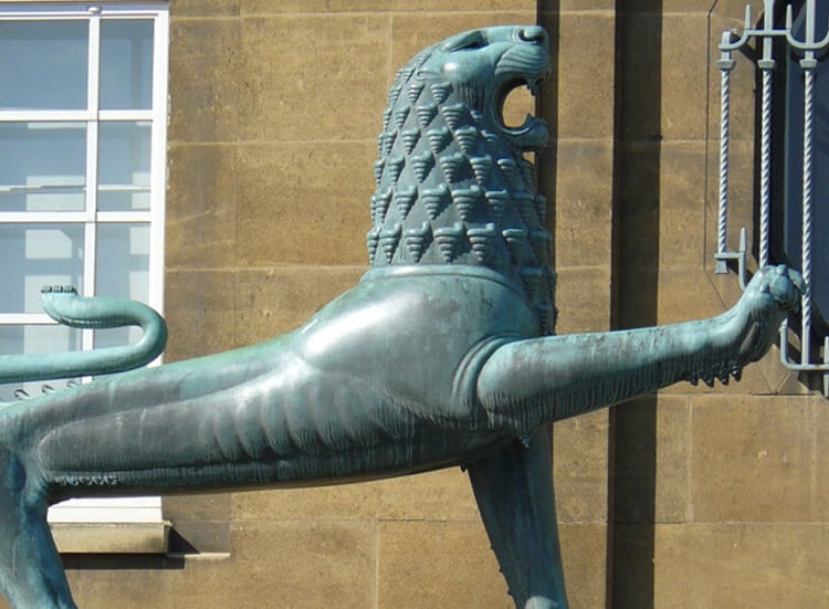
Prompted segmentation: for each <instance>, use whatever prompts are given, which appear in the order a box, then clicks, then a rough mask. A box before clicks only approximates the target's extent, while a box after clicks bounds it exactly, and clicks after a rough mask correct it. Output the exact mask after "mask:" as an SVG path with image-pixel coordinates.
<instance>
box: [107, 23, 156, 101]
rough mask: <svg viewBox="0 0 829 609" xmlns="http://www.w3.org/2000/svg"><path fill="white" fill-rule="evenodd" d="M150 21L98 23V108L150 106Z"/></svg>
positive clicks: (151, 53)
mask: <svg viewBox="0 0 829 609" xmlns="http://www.w3.org/2000/svg"><path fill="white" fill-rule="evenodd" d="M152 82H153V22H152V21H150V20H144V19H141V20H138V19H131V20H123V21H116V20H104V21H102V22H101V108H103V109H105V110H124V109H149V108H151V107H152Z"/></svg>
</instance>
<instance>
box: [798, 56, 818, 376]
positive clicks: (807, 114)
mask: <svg viewBox="0 0 829 609" xmlns="http://www.w3.org/2000/svg"><path fill="white" fill-rule="evenodd" d="M812 62H814V60H813V59H812V60H811V62H810V61H809V59H808V58H807V59H803V60H802V61H801V66H802V67H803V212H802V222H803V224H802V233H801V259H802V265H803V266H802V272H803V280H804V281H805V282H806V285H811V281H812V123H813V118H814V117H813V115H812V113H813V106H814V80H815V72H814V66H813V65H812ZM800 306H801V315H802V329H801V333H802V336H801V345H802V351H801V354H800V361H801V363H802V364H808V363H809V353H810V351H811V344H810V343H811V331H812V297H811V294H810V293H809V291H808V290H806V291H804V292H803V295H802V297H801V304H800Z"/></svg>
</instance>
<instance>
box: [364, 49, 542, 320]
mask: <svg viewBox="0 0 829 609" xmlns="http://www.w3.org/2000/svg"><path fill="white" fill-rule="evenodd" d="M433 50H434V48H432V49H428V50H427V51H425V52H423V53H421V54H419V55H417V56H416V57H415V58H414V59H412V61H411V62H410V63H409V64H408V65H407V66H405V67H404V68H402V69H401V70H399V71H398V73H397V77H396V79H395V83H394V85H393V86H392V88H391V90H390V91H389V101H388V107H387V108H386V110H385V111H384V112H383V130H382V132H381V133H380V135H379V136H378V149H379V160H378V161H377V162H376V163H375V165H374V170H375V179H376V182H377V189H376V191H375V193H374V195H373V196H372V198H371V218H372V228H371V230H370V231H369V232H368V234H367V235H366V241H367V245H368V254H369V262H370V263H371V265H372V266H373V267H383V266H391V265H472V266H479V267H480V266H483V267H487V268H489V269H492V270H494V271H496V272H498V273H500V274H502V275H504V276H505V277H507V278H508V279H509V280H511V281H512V282H514V283H515V284H516V285H518V286H520V287H521V288H522V289H523V291H524V293H525V294H526V296H527V298H528V300H529V302H530V304H531V305H532V306H533V307H534V308H535V310H536V312H537V314H538V319H539V327H540V331H541V333H542V334H552V333H553V331H554V326H555V308H554V302H555V297H554V294H555V280H556V275H555V273H554V272H553V271H552V270H551V269H550V268H549V266H548V261H549V251H550V247H551V245H552V236H551V234H550V233H549V232H548V231H547V230H546V228H545V219H546V205H547V201H546V199H545V197H543V196H542V195H539V194H537V193H536V191H535V175H534V169H533V165H532V164H531V163H530V162H528V161H527V160H526V159H525V158H524V156H523V154H522V153H521V151H519V150H517V149H516V148H515V147H514V146H513V145H512V143H511V142H510V141H508V140H507V138H505V137H503V136H502V135H501V133H500V132H499V131H498V129H497V126H496V125H495V124H494V123H493V121H492V120H491V119H490V118H489V116H488V114H487V113H486V112H484V111H483V108H484V106H483V101H484V100H483V99H481V97H482V96H483V95H486V93H485V92H482V91H481V88H480V87H477V86H475V85H476V83H475V82H467V83H457V82H456V83H450V82H448V81H446V80H443V79H440V78H434V75H433V74H428V75H426V76H424V75H421V74H419V73H418V68H419V67H420V66H421V65H422V64H423V63H424V62H426V61H427V60H428V59H429V57H430V54H431V52H432V51H433ZM490 101H491V100H490Z"/></svg>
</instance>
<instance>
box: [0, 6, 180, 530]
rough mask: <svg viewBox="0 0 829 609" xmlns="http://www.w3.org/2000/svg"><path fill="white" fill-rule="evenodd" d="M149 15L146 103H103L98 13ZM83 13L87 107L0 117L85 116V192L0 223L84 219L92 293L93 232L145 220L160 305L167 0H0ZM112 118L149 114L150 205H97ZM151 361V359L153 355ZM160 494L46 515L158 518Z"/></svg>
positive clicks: (36, 321)
mask: <svg viewBox="0 0 829 609" xmlns="http://www.w3.org/2000/svg"><path fill="white" fill-rule="evenodd" d="M109 18H115V19H118V20H126V19H143V20H147V19H151V20H152V21H153V23H154V28H153V59H152V62H153V82H152V93H151V100H152V102H151V109H149V110H102V109H100V108H99V104H100V100H99V89H100V51H101V49H100V42H101V37H100V28H101V22H102V21H103V20H105V19H109ZM24 20H25V21H33V20H50V21H54V20H86V21H88V22H89V42H88V44H89V47H88V50H89V53H88V76H87V109H85V110H0V122H26V123H34V122H54V121H72V122H80V123H85V124H86V126H87V133H86V194H85V208H84V210H82V211H63V212H4V211H2V210H0V224H13V223H26V224H30V223H35V224H73V225H82V226H83V227H84V267H83V295H84V296H93V295H94V290H95V284H96V282H95V277H96V268H95V263H96V251H95V248H96V234H97V230H98V225H99V224H105V223H125V222H130V223H139V224H145V225H148V226H149V227H150V244H149V269H148V271H149V286H148V287H149V298H148V302H147V304H149V305H150V306H151V307H153V308H154V309H156V310H157V311H160V312H163V310H164V217H165V194H166V193H165V190H166V175H167V174H166V164H167V80H168V56H169V10H168V4H167V2H166V1H158V2H144V3H126V2H108V3H107V2H104V3H93V4H90V3H79V2H25V3H21V2H17V3H6V2H2V1H0V21H24ZM114 121H142V122H149V123H150V125H151V127H150V129H151V135H150V186H149V191H150V208H149V210H136V211H98V210H97V209H96V207H97V196H98V190H99V185H98V175H97V173H98V130H99V125H100V124H101V123H105V122H114ZM54 323H55V322H54V321H53V320H52V319H51V318H49V316H48V315H46V314H45V313H8V314H0V325H12V324H13V325H49V324H54ZM93 341H94V333H93V331H92V330H82V331H81V348H82V349H83V350H89V349H92V348H94V344H93ZM156 363H157V362H156ZM160 520H161V498H160V497H141V498H128V499H74V500H70V501H68V502H64V503H62V504H60V505H59V506H56V507H54V508H52V509H50V512H49V521H50V522H53V523H56V522H118V523H131V522H159V521H160Z"/></svg>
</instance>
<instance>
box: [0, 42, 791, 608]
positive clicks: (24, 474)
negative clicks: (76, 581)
mask: <svg viewBox="0 0 829 609" xmlns="http://www.w3.org/2000/svg"><path fill="white" fill-rule="evenodd" d="M548 53H549V49H548V42H547V36H546V34H545V33H544V31H543V30H542V29H541V28H538V27H534V26H528V27H498V28H490V29H483V30H476V31H472V32H467V33H464V34H460V35H458V36H455V37H452V38H450V39H448V40H446V41H444V42H442V43H440V44H438V45H435V46H433V47H431V48H429V49H426V50H425V51H423V52H422V53H420V54H419V55H417V56H416V57H415V58H414V59H413V60H412V61H411V62H410V63H409V65H407V66H406V67H405V68H403V69H402V70H401V71H400V72H399V73H398V77H397V80H396V82H395V84H394V86H393V87H392V90H391V92H390V96H389V106H388V109H387V110H386V112H385V113H384V123H383V130H382V133H381V135H380V138H379V142H378V145H379V150H380V160H379V161H378V162H377V163H376V164H375V174H376V178H377V190H376V193H375V195H374V196H373V197H372V202H371V214H372V219H373V226H372V228H371V230H370V231H369V232H368V235H367V243H368V250H369V258H370V262H371V269H370V270H369V271H368V273H366V275H365V276H364V278H363V279H362V281H361V282H360V284H359V285H358V286H357V287H355V288H354V289H352V290H350V291H349V292H347V293H346V294H344V295H342V296H340V297H339V298H337V299H336V300H334V301H333V302H332V303H330V304H329V305H328V306H327V307H325V308H324V309H323V310H322V311H320V312H319V313H318V314H317V315H315V316H314V317H313V318H312V319H311V320H310V321H309V322H308V323H306V324H305V325H304V326H303V327H301V328H299V329H298V330H296V331H294V332H292V333H290V334H287V335H285V336H281V337H278V338H276V339H273V340H271V341H269V342H265V343H262V344H259V345H255V346H252V347H247V348H244V349H240V350H237V351H232V352H228V353H224V354H219V355H215V356H210V357H205V358H201V359H196V360H191V361H185V362H180V363H176V364H171V365H166V366H162V367H158V368H153V369H143V370H138V371H133V372H124V373H121V374H117V375H113V376H110V377H107V378H102V379H99V380H96V381H94V382H92V383H90V384H87V385H84V386H79V387H74V388H69V389H66V390H64V391H60V392H56V393H52V394H49V395H45V396H42V397H39V398H37V399H32V400H27V401H25V402H21V403H19V404H15V405H12V406H8V407H7V408H5V409H4V410H2V411H0V464H2V470H0V471H2V486H0V544H1V545H0V587H2V592H3V594H4V596H5V597H6V598H7V599H8V600H9V601H10V603H11V604H12V605H13V606H14V607H18V608H33V607H62V608H63V607H74V606H75V605H74V603H73V601H72V597H71V594H70V591H69V587H68V584H67V582H66V578H65V575H64V573H63V569H62V568H61V565H60V560H59V557H58V554H57V551H56V550H55V546H54V543H53V542H52V539H51V535H50V532H49V528H48V525H47V523H46V509H47V506H48V505H50V504H52V503H55V502H57V501H60V500H63V499H66V498H69V497H81V496H84V497H86V496H102V495H134V494H145V493H187V492H203V491H205V490H224V489H240V488H260V487H274V488H277V487H289V486H308V485H319V484H331V483H342V482H347V481H356V480H369V479H375V478H383V477H387V476H397V475H404V474H410V473H416V472H423V471H428V470H433V469H437V468H442V467H449V466H462V467H465V468H466V469H468V471H469V476H470V480H471V482H472V486H473V489H474V492H475V497H476V499H477V501H478V504H479V507H480V512H481V516H482V518H483V520H484V523H485V525H486V529H487V531H488V533H489V536H490V539H491V541H492V546H493V549H494V551H495V553H496V555H497V557H498V560H499V562H500V565H501V568H502V571H503V573H504V576H505V578H506V580H507V582H508V585H509V588H510V592H511V594H512V595H513V597H514V600H515V603H516V606H518V607H524V608H529V607H532V608H542V607H545V608H551V607H556V608H562V607H566V606H567V600H566V594H565V589H564V582H563V574H562V566H561V559H560V553H559V547H558V538H557V531H556V519H555V505H554V497H553V492H552V485H551V481H552V467H551V451H550V445H549V425H550V423H552V422H554V421H558V420H561V419H564V418H567V417H572V416H576V415H579V414H582V413H585V412H589V411H591V410H594V409H596V408H602V407H606V406H609V405H611V404H615V403H618V402H620V401H622V400H625V399H627V398H630V397H633V396H636V395H639V394H641V393H644V392H648V391H653V390H655V389H658V388H660V387H664V386H666V385H669V384H671V383H675V382H677V381H681V380H688V381H691V382H696V381H697V380H699V379H702V380H704V381H705V382H707V383H709V384H710V383H713V382H714V379H715V378H719V379H720V380H722V381H723V382H727V380H728V378H729V375H733V376H735V377H737V378H738V377H739V374H740V371H741V369H742V367H743V366H744V365H745V364H747V363H748V362H751V361H755V360H757V359H759V358H761V357H762V356H763V355H764V354H765V352H766V350H767V349H768V347H769V346H770V344H771V343H772V341H773V339H774V337H775V336H776V334H777V328H778V326H779V324H780V322H781V320H782V319H783V318H784V316H785V315H786V312H787V311H789V310H791V309H793V308H795V307H796V306H797V303H798V302H799V297H800V293H801V291H802V290H803V289H804V286H803V285H802V282H801V280H800V279H799V277H798V275H797V274H796V273H793V272H791V271H789V270H787V269H785V268H783V267H777V268H766V269H763V270H762V271H760V272H759V273H758V274H757V276H755V278H754V279H753V280H752V282H751V283H750V285H749V286H748V289H747V290H746V293H745V294H744V296H743V297H742V298H741V300H740V301H739V302H738V303H737V304H736V305H735V306H734V308H732V309H731V310H729V311H727V312H726V313H724V314H723V315H720V316H718V317H715V318H713V319H708V320H704V321H696V322H689V323H684V324H678V325H673V326H665V327H659V328H648V329H641V330H635V331H627V332H612V333H601V334H585V335H573V336H562V337H558V336H555V335H553V329H554V322H555V309H554V294H553V291H554V286H555V274H554V273H553V272H552V271H551V270H550V269H549V267H548V265H547V260H548V250H549V247H550V244H551V236H550V234H549V233H548V232H547V231H546V229H545V212H546V201H545V200H544V199H543V197H541V196H539V195H537V194H536V192H535V188H534V176H533V167H532V166H531V165H530V164H529V163H528V162H527V161H526V160H525V158H524V153H525V152H526V151H528V150H532V149H535V148H538V147H540V146H543V145H544V143H545V142H546V139H547V130H546V127H545V125H544V122H543V121H542V120H540V119H536V118H528V120H527V122H526V123H525V124H524V125H523V126H521V127H518V128H507V127H505V126H504V124H503V120H502V118H501V109H502V104H503V101H504V99H505V97H506V95H507V94H508V92H509V91H510V90H512V89H513V88H514V87H516V86H520V85H523V84H527V85H528V86H529V87H530V88H531V90H535V89H536V87H537V85H538V82H539V81H540V80H541V79H542V78H543V77H544V76H545V75H546V74H547V72H548V71H549V59H548ZM61 302H62V301H60V299H58V308H60V303H61ZM76 305H77V306H79V307H80V309H81V310H83V308H84V307H85V306H87V305H89V306H97V305H95V302H94V301H93V302H90V303H84V302H82V301H78V302H75V304H73V305H72V306H76ZM104 305H106V306H104V307H103V311H106V309H107V307H109V306H111V305H118V306H119V307H120V306H121V305H120V304H118V303H113V302H108V303H104ZM128 309H129V307H127V310H128ZM76 313H77V312H76ZM58 314H59V312H58ZM98 314H99V315H103V312H99V313H98ZM77 316H80V315H67V316H65V317H66V318H67V319H66V321H67V322H71V321H72V318H73V317H77ZM93 317H94V316H93ZM84 323H88V321H85V322H84ZM154 324H155V322H152V323H151V324H150V327H151V328H152V327H156V326H155V325H154ZM154 332H156V334H155V336H156V337H157V338H158V339H159V340H158V341H155V344H156V345H160V344H163V335H164V332H163V331H162V330H154ZM151 342H152V341H151ZM153 353H155V350H154V348H149V349H147V350H146V352H145V355H146V357H149V356H151V355H152V354H153ZM137 359H141V358H140V357H138V358H137ZM115 361H116V360H113V362H115ZM0 363H3V362H0ZM135 363H136V362H135V361H133V360H132V359H130V360H127V359H119V360H117V363H113V366H112V368H111V369H110V370H109V371H111V370H112V369H121V368H124V367H126V366H131V365H134V364H135ZM64 364H65V367H66V370H67V375H69V374H71V375H75V374H77V366H74V365H71V362H70V360H69V359H67V361H66V362H64ZM60 368H61V363H60V362H58V365H50V366H49V370H48V374H46V373H44V374H43V375H38V374H37V373H35V374H34V376H35V377H38V376H40V377H41V378H46V377H53V376H55V371H56V370H59V369H60ZM28 370H29V367H28V365H26V366H20V367H19V368H18V369H16V370H15V372H14V373H12V374H10V375H7V377H6V379H8V380H15V379H21V378H32V374H30V373H29V372H28ZM70 370H71V373H70V372H69V371H70ZM95 371H96V372H98V373H99V372H106V371H107V370H106V369H103V370H102V369H100V368H97V369H96V370H95ZM24 373H25V374H24ZM0 375H2V371H0Z"/></svg>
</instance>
